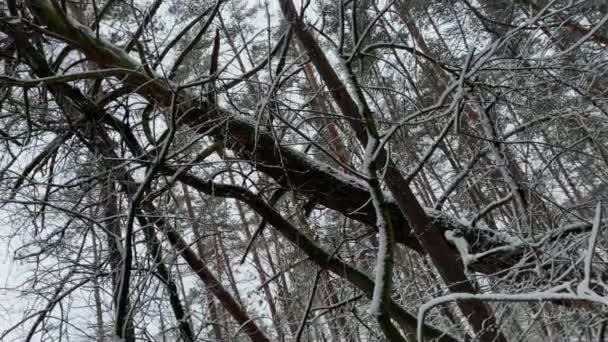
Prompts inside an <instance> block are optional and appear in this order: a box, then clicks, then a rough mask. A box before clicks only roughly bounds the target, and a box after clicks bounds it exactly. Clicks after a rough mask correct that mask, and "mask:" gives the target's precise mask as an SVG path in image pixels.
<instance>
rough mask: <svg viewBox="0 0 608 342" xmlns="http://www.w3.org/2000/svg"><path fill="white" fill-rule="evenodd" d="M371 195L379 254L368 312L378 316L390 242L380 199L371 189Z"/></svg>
mask: <svg viewBox="0 0 608 342" xmlns="http://www.w3.org/2000/svg"><path fill="white" fill-rule="evenodd" d="M370 194H371V195H372V201H373V203H374V208H375V209H376V217H377V223H376V225H377V226H378V254H377V256H376V268H375V271H374V273H375V281H374V284H375V285H374V293H373V295H372V302H371V303H370V305H369V310H368V311H369V314H370V315H373V316H378V315H380V313H381V309H380V308H381V306H382V295H383V292H384V288H385V286H386V284H384V278H385V272H386V259H387V257H388V252H389V248H390V246H389V243H390V242H389V239H388V234H387V228H388V227H387V225H386V222H385V221H384V215H383V213H382V206H381V203H380V199H379V198H378V196H377V195H376V194H375V193H374V191H373V190H371V189H370Z"/></svg>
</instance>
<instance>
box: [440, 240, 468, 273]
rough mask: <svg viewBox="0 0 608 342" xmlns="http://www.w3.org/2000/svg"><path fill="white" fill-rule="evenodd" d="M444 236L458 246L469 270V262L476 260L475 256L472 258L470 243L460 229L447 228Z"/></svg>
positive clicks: (466, 268) (465, 268)
mask: <svg viewBox="0 0 608 342" xmlns="http://www.w3.org/2000/svg"><path fill="white" fill-rule="evenodd" d="M444 236H445V239H446V240H447V241H448V242H450V243H451V244H452V245H454V247H456V249H457V250H458V253H460V259H461V260H462V263H463V265H464V270H465V272H467V271H468V267H469V263H470V262H471V261H472V260H474V258H471V255H470V254H469V243H468V242H467V240H465V238H464V237H462V236H461V234H460V232H458V231H453V230H446V232H445V233H444Z"/></svg>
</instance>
